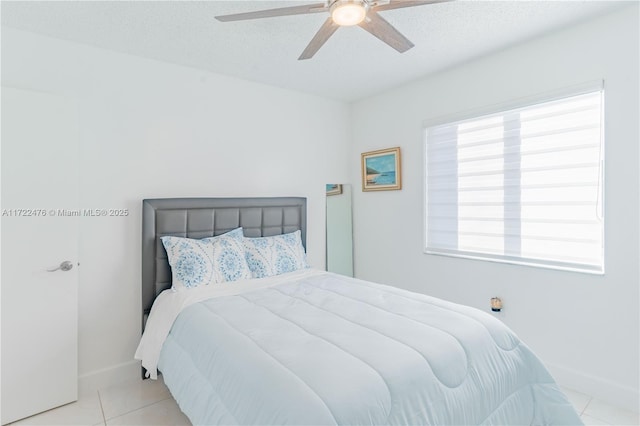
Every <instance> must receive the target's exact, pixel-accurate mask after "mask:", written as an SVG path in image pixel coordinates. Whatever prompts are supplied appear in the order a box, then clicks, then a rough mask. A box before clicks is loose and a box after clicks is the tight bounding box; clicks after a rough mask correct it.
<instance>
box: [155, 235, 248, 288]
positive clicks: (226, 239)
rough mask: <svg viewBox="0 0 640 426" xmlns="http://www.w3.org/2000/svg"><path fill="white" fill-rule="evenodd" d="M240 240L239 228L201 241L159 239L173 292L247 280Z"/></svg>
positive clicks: (246, 268)
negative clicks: (164, 254) (167, 262)
mask: <svg viewBox="0 0 640 426" xmlns="http://www.w3.org/2000/svg"><path fill="white" fill-rule="evenodd" d="M242 239H243V234H242V228H237V229H234V230H233V231H230V232H227V233H226V234H222V235H219V236H216V237H209V238H203V239H201V240H195V239H192V238H182V237H172V236H167V237H161V240H162V245H163V246H164V248H165V250H166V251H167V258H168V260H169V265H171V276H172V281H173V286H172V287H173V289H174V290H180V289H185V288H186V289H189V288H194V287H198V286H200V285H209V284H213V283H223V282H228V281H236V280H240V279H245V278H251V271H250V270H249V267H248V266H247V262H246V260H245V254H244V245H243V242H242Z"/></svg>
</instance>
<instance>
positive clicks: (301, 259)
mask: <svg viewBox="0 0 640 426" xmlns="http://www.w3.org/2000/svg"><path fill="white" fill-rule="evenodd" d="M244 248H245V254H246V258H247V264H248V265H249V269H250V270H251V275H252V276H253V278H263V277H270V276H273V275H280V274H284V273H286V272H293V271H297V270H298V269H304V268H308V267H309V265H308V264H307V256H306V254H305V252H304V247H303V246H302V239H301V238H300V231H296V232H292V233H290V234H282V235H274V236H272V237H260V238H245V239H244Z"/></svg>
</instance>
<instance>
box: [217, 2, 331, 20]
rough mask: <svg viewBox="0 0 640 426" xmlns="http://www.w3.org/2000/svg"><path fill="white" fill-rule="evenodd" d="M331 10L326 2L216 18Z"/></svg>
mask: <svg viewBox="0 0 640 426" xmlns="http://www.w3.org/2000/svg"><path fill="white" fill-rule="evenodd" d="M327 10H329V9H328V8H327V6H326V4H325V3H316V4H305V5H302V6H290V7H281V8H278V9H268V10H258V11H256V12H246V13H235V14H233V15H221V16H216V17H215V18H216V19H217V20H218V21H222V22H229V21H244V20H246V19H258V18H271V17H275V16H288V15H304V14H306V13H316V12H326V11H327Z"/></svg>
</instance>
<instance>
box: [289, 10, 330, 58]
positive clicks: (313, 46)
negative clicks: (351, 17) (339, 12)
mask: <svg viewBox="0 0 640 426" xmlns="http://www.w3.org/2000/svg"><path fill="white" fill-rule="evenodd" d="M338 28H339V25H338V24H336V23H335V22H333V19H332V18H331V17H329V18H327V20H326V21H324V24H322V26H321V27H320V29H319V30H318V32H317V33H316V35H314V36H313V38H312V39H311V41H310V42H309V44H308V45H307V47H306V48H305V49H304V51H303V52H302V54H301V55H300V57H299V58H298V60H302V59H309V58H311V57H312V56H313V55H315V54H316V52H317V51H318V50H320V48H321V47H322V45H323V44H325V42H326V41H327V40H329V37H331V35H332V34H333V33H335V32H336V30H337V29H338Z"/></svg>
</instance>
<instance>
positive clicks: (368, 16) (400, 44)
mask: <svg viewBox="0 0 640 426" xmlns="http://www.w3.org/2000/svg"><path fill="white" fill-rule="evenodd" d="M445 1H451V0H327V1H326V2H324V3H316V4H309V5H302V6H290V7H282V8H278V9H268V10H260V11H256V12H246V13H236V14H233V15H222V16H216V17H215V18H216V19H217V20H218V21H222V22H229V21H243V20H246V19H258V18H271V17H274V16H288V15H305V14H308V13H320V12H329V13H330V14H331V16H329V18H327V20H326V21H325V22H324V24H322V27H320V30H318V32H317V33H316V35H315V36H313V38H312V39H311V42H309V44H308V45H307V47H306V48H305V49H304V51H303V52H302V54H301V55H300V57H299V58H298V60H302V59H309V58H311V57H312V56H313V55H315V54H316V52H317V51H318V50H319V49H320V48H321V47H322V45H323V44H324V43H325V42H326V41H327V40H328V39H329V37H331V35H332V34H333V33H334V32H335V31H336V30H337V29H338V27H343V26H352V25H358V26H359V27H360V28H363V29H365V30H367V31H368V32H369V33H371V34H373V35H374V36H376V37H378V38H379V39H380V40H382V41H383V42H385V43H387V44H388V45H389V46H391V47H393V48H394V49H395V50H397V51H398V52H400V53H402V52H405V51H407V50H409V49H411V48H412V47H413V43H411V41H409V39H407V38H406V37H405V36H404V35H402V34H401V33H400V32H399V31H398V30H396V29H395V28H394V27H393V25H391V24H390V23H389V22H387V21H386V20H385V19H384V18H383V17H382V16H380V15H379V14H378V12H381V11H385V10H392V9H400V8H403V7H413V6H422V5H425V4H433V3H442V2H445Z"/></svg>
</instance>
